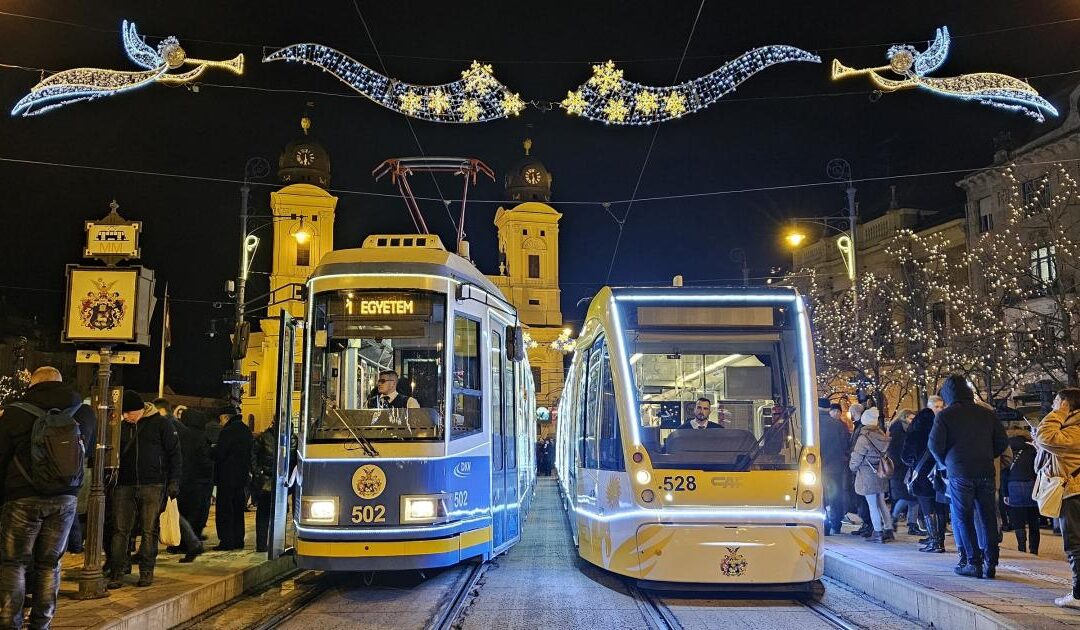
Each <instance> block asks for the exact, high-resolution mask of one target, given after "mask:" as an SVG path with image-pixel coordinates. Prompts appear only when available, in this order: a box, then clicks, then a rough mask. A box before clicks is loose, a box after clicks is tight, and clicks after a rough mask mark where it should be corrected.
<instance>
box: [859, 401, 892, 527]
mask: <svg viewBox="0 0 1080 630" xmlns="http://www.w3.org/2000/svg"><path fill="white" fill-rule="evenodd" d="M878 416H879V412H878V409H877V407H870V408H869V409H867V410H866V411H864V412H863V413H862V416H861V417H860V418H859V421H860V422H861V423H862V426H863V428H862V431H860V432H859V437H858V439H857V440H856V441H855V447H854V448H852V449H851V461H850V462H849V463H848V467H849V468H850V469H851V471H852V472H854V473H855V492H856V493H858V494H859V495H861V496H863V497H866V504H867V507H869V511H870V521H871V522H872V523H873V528H874V529H873V534H872V535H871V536H870V537H869V539H868V540H869V541H870V542H878V543H884V542H888V541H890V540H895V539H896V536H895V534H894V533H893V521H892V514H891V513H890V512H889V508H888V506H887V505H885V493H886V492H887V491H888V490H889V479H888V477H882V476H881V475H880V474H879V470H881V467H880V464H881V462H882V460H883V459H885V458H886V457H887V455H886V451H887V450H888V448H889V436H888V435H886V434H885V432H884V431H883V430H882V429H881V423H880V422H878Z"/></svg>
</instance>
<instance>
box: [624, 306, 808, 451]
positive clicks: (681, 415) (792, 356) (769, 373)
mask: <svg viewBox="0 0 1080 630" xmlns="http://www.w3.org/2000/svg"><path fill="white" fill-rule="evenodd" d="M764 310H766V311H770V310H772V309H764ZM769 323H770V324H771V323H772V321H771V319H770V321H769ZM770 328H771V329H770V330H768V331H766V330H760V331H754V332H746V331H745V330H742V331H734V330H733V331H731V332H723V331H716V330H715V328H714V329H712V330H707V331H706V330H679V329H672V328H668V329H665V330H647V329H643V328H639V329H637V330H630V331H629V334H628V340H629V342H630V343H629V346H630V347H629V352H630V353H631V354H630V364H631V372H632V374H633V379H634V384H635V385H636V389H637V398H638V403H639V405H640V407H639V410H640V417H641V438H642V442H643V444H644V445H645V446H646V448H647V449H648V450H649V454H650V457H651V459H652V462H653V465H654V466H656V467H657V468H692V469H701V470H723V471H747V470H789V469H795V468H797V467H798V461H799V449H800V448H801V442H800V439H799V436H800V433H799V417H798V414H797V413H796V412H797V408H798V406H799V403H798V401H799V397H798V391H799V390H798V379H797V376H798V371H797V369H798V368H797V360H796V359H797V357H796V352H797V350H796V348H797V346H796V335H795V331H794V330H783V329H777V328H776V327H772V326H771V327H770Z"/></svg>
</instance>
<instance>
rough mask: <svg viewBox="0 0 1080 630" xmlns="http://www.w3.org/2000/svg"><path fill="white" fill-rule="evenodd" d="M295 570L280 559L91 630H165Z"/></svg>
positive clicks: (290, 559)
mask: <svg viewBox="0 0 1080 630" xmlns="http://www.w3.org/2000/svg"><path fill="white" fill-rule="evenodd" d="M295 568H296V560H295V558H294V557H293V556H282V557H280V558H278V559H277V560H273V561H266V562H263V563H260V564H257V565H255V566H252V567H248V568H247V569H244V570H243V571H236V572H233V573H230V574H228V575H225V576H223V577H221V578H220V579H217V580H214V581H213V582H209V583H207V584H202V585H200V586H198V587H195V588H193V589H191V590H189V591H187V592H184V593H180V594H179V595H175V596H173V597H170V598H169V599H166V600H163V601H160V602H156V603H154V604H151V605H149V606H146V607H144V608H138V609H135V610H132V611H131V612H128V613H126V614H123V615H120V616H117V617H116V618H114V619H110V620H109V621H103V622H101V623H99V624H97V625H95V626H93V630H159V629H160V630H165V629H166V628H171V627H173V626H176V625H179V624H181V623H184V622H185V621H189V620H191V619H194V618H195V617H198V616H199V615H201V614H203V613H205V612H206V611H208V610H210V609H211V608H214V607H215V606H219V605H221V604H224V603H225V602H227V601H229V600H231V599H233V598H236V597H239V596H240V595H242V594H243V593H245V592H246V591H248V590H250V589H252V588H254V587H255V586H258V585H259V584H262V583H264V582H268V581H270V580H272V579H274V578H276V577H279V576H281V575H284V574H285V573H287V572H289V571H292V570H293V569H295Z"/></svg>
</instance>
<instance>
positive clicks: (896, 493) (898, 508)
mask: <svg viewBox="0 0 1080 630" xmlns="http://www.w3.org/2000/svg"><path fill="white" fill-rule="evenodd" d="M914 417H915V412H913V411H911V410H910V409H901V410H900V411H898V412H897V413H896V419H895V420H893V421H892V422H891V423H889V458H890V459H892V461H893V465H894V466H895V468H894V471H893V476H892V477H890V478H889V496H890V497H891V498H892V500H893V511H892V516H893V521H896V519H897V518H898V517H899V516H900V514H902V513H903V512H904V510H907V526H908V534H909V535H911V536H925V535H926V533H927V532H926V531H924V530H922V529H920V528H919V501H918V499H916V498H915V497H914V496H913V495H912V494H911V493H910V492H908V489H907V485H906V484H905V483H904V479H905V478H906V477H907V471H908V467H907V465H906V464H905V463H904V459H903V451H904V442H905V441H906V440H907V430H908V428H909V427H910V426H911V420H912V419H913V418H914Z"/></svg>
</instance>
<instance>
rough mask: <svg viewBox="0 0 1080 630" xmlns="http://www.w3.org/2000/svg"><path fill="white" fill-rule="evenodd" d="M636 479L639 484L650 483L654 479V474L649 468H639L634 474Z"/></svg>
mask: <svg viewBox="0 0 1080 630" xmlns="http://www.w3.org/2000/svg"><path fill="white" fill-rule="evenodd" d="M634 479H636V480H637V482H638V483H639V484H641V485H643V486H644V485H648V483H649V482H650V481H652V475H650V474H649V471H647V470H639V471H637V473H636V474H635V475H634Z"/></svg>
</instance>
